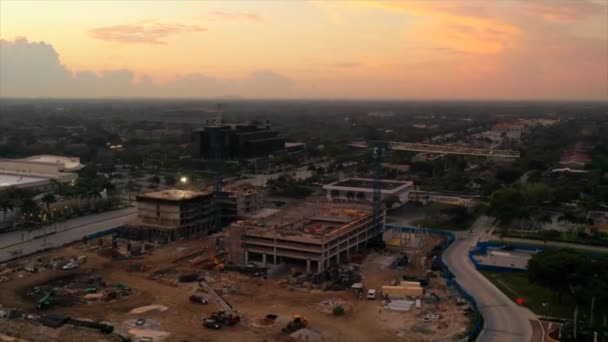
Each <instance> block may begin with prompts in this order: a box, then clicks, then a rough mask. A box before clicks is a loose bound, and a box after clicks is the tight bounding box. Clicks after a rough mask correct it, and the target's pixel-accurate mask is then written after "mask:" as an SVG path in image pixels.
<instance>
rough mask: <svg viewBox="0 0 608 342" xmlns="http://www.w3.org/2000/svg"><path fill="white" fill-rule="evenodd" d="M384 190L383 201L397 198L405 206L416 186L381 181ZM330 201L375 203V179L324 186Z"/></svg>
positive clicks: (410, 183) (356, 179)
mask: <svg viewBox="0 0 608 342" xmlns="http://www.w3.org/2000/svg"><path fill="white" fill-rule="evenodd" d="M380 183H381V185H382V189H381V190H380V194H381V199H382V200H384V199H385V198H387V197H389V196H393V195H394V196H396V197H397V198H399V201H400V202H401V203H402V204H403V203H406V202H407V201H408V200H409V195H410V190H411V189H412V187H413V186H414V182H411V181H397V180H384V179H383V180H380ZM323 189H324V190H325V192H326V195H327V199H328V200H329V201H368V202H372V201H373V198H374V197H373V196H374V179H371V178H346V179H342V180H339V181H337V182H333V183H330V184H327V185H324V186H323Z"/></svg>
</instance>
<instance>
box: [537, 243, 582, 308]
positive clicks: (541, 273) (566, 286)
mask: <svg viewBox="0 0 608 342" xmlns="http://www.w3.org/2000/svg"><path fill="white" fill-rule="evenodd" d="M589 265H590V263H589V262H588V260H587V257H586V256H585V255H584V254H582V253H581V252H578V251H575V250H572V249H557V250H548V251H542V252H540V253H536V254H535V255H534V256H532V258H530V260H528V279H529V281H530V282H531V283H538V284H540V285H542V286H545V287H548V288H550V289H552V290H554V291H556V292H557V294H558V302H559V303H561V302H562V297H563V295H564V294H573V293H572V288H573V287H575V286H581V285H583V284H584V283H585V276H586V272H587V271H588V267H589Z"/></svg>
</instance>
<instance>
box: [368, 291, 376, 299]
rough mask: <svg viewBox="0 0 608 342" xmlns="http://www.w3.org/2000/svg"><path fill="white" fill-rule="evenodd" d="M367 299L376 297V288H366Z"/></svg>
mask: <svg viewBox="0 0 608 342" xmlns="http://www.w3.org/2000/svg"><path fill="white" fill-rule="evenodd" d="M367 299H369V300H375V299H376V289H369V290H367Z"/></svg>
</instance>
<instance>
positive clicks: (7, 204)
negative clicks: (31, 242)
mask: <svg viewBox="0 0 608 342" xmlns="http://www.w3.org/2000/svg"><path fill="white" fill-rule="evenodd" d="M13 209H14V206H13V199H12V198H11V197H10V196H9V193H8V192H7V191H2V192H0V210H2V221H6V212H7V211H9V210H13Z"/></svg>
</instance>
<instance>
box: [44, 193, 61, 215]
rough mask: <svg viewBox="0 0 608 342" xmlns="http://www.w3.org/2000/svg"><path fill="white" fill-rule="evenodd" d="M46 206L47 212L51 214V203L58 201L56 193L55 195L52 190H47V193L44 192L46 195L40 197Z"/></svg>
mask: <svg viewBox="0 0 608 342" xmlns="http://www.w3.org/2000/svg"><path fill="white" fill-rule="evenodd" d="M40 200H41V201H42V202H43V203H44V205H45V208H46V213H47V214H50V213H51V204H53V203H55V202H57V199H56V198H55V195H53V194H52V193H50V192H47V193H46V194H44V196H42V198H41V199H40Z"/></svg>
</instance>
